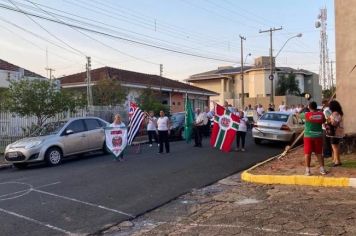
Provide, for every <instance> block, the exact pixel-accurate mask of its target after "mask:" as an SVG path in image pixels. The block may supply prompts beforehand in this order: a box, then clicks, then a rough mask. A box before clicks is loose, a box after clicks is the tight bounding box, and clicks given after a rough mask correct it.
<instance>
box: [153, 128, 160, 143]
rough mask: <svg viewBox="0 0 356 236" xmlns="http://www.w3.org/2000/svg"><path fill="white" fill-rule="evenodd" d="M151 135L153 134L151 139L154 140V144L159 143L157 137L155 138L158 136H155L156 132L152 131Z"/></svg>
mask: <svg viewBox="0 0 356 236" xmlns="http://www.w3.org/2000/svg"><path fill="white" fill-rule="evenodd" d="M152 134H153V138H154V140H155V142H156V143H159V142H158V137H157V136H158V135H157V132H156V131H153V132H152Z"/></svg>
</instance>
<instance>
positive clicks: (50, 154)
mask: <svg viewBox="0 0 356 236" xmlns="http://www.w3.org/2000/svg"><path fill="white" fill-rule="evenodd" d="M62 157H63V154H62V151H61V149H59V148H57V147H52V148H50V149H48V150H47V152H46V155H45V160H46V162H47V164H48V165H49V166H56V165H59V164H60V163H61V161H62Z"/></svg>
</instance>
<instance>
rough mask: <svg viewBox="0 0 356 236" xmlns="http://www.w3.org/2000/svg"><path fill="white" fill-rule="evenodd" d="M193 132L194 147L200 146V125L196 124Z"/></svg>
mask: <svg viewBox="0 0 356 236" xmlns="http://www.w3.org/2000/svg"><path fill="white" fill-rule="evenodd" d="M193 134H194V147H198V146H199V138H198V127H197V126H194V127H193Z"/></svg>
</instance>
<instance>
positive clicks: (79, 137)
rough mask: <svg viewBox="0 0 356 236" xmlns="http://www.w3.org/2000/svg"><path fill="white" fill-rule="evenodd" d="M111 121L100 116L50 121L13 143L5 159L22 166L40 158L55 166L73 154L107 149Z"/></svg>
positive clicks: (16, 165)
mask: <svg viewBox="0 0 356 236" xmlns="http://www.w3.org/2000/svg"><path fill="white" fill-rule="evenodd" d="M108 124H109V123H107V122H106V121H104V120H102V119H100V118H97V117H85V118H72V119H69V120H68V121H59V122H50V123H47V124H45V125H44V126H43V127H42V128H40V129H38V130H36V131H35V132H34V133H33V135H31V136H32V137H28V138H24V139H21V140H18V141H16V142H14V143H11V144H9V145H8V146H7V147H6V149H5V160H6V161H7V162H9V163H12V164H13V165H14V166H15V167H18V168H24V167H26V166H27V165H28V164H29V163H33V162H40V161H45V162H47V164H48V165H50V166H55V165H58V164H60V163H61V161H62V159H63V157H67V156H70V155H74V154H82V153H86V152H90V151H96V150H103V151H104V152H106V145H105V132H104V127H106V126H107V125H108Z"/></svg>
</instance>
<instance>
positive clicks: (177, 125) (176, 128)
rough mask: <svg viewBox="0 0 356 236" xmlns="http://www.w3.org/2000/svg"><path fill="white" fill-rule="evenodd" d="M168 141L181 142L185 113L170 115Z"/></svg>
mask: <svg viewBox="0 0 356 236" xmlns="http://www.w3.org/2000/svg"><path fill="white" fill-rule="evenodd" d="M170 121H171V134H170V136H169V139H170V140H182V139H183V132H184V121H185V112H177V113H172V115H171V117H170Z"/></svg>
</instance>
